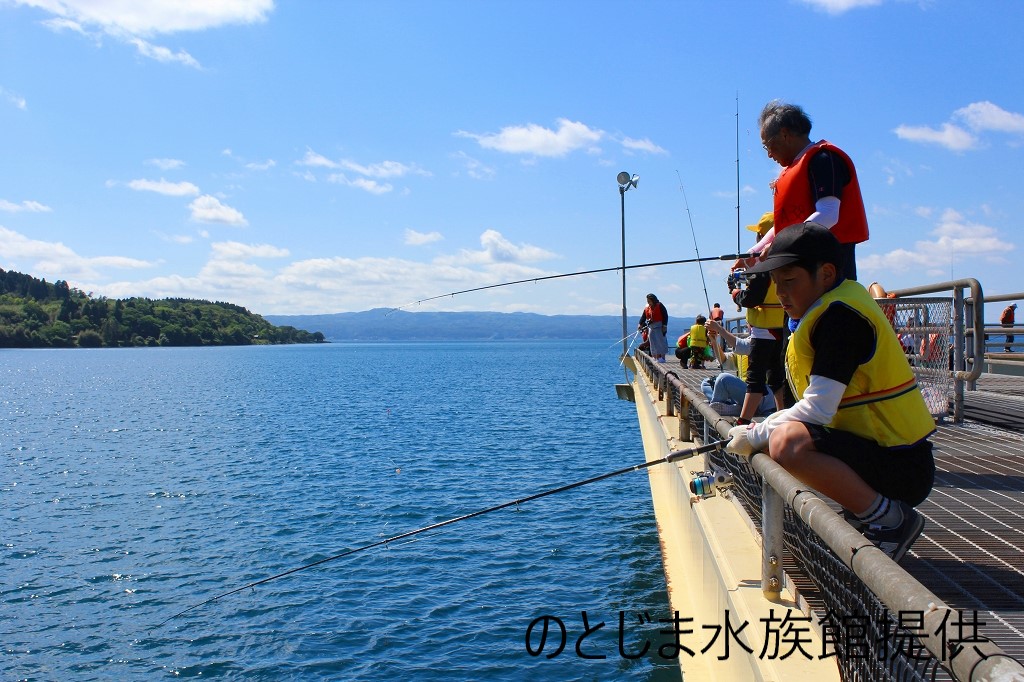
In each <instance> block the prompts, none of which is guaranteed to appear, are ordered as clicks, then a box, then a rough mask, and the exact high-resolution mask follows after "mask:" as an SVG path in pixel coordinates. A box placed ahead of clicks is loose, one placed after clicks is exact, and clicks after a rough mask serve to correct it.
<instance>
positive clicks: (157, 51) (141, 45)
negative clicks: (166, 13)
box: [128, 38, 200, 69]
mask: <svg viewBox="0 0 1024 682" xmlns="http://www.w3.org/2000/svg"><path fill="white" fill-rule="evenodd" d="M128 43H129V44H131V45H134V46H135V49H137V50H138V51H139V54H141V55H142V56H143V57H149V58H150V59H153V60H155V61H158V62H163V63H165V64H173V63H178V64H181V65H183V66H190V67H192V68H194V69H198V68H200V64H199V62H198V61H197V60H196V59H195V57H193V56H192V55H190V54H189V53H188V52H185V51H184V50H178V51H177V52H172V51H171V49H170V48H167V47H163V46H161V45H154V44H152V43H151V42H149V41H148V40H143V39H142V38H131V39H129V40H128Z"/></svg>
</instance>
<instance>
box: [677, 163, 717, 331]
mask: <svg viewBox="0 0 1024 682" xmlns="http://www.w3.org/2000/svg"><path fill="white" fill-rule="evenodd" d="M676 177H677V178H679V191H680V192H681V193H682V195H683V205H684V206H685V207H686V217H687V219H688V220H689V221H690V234H692V235H693V251H694V253H696V254H697V267H698V268H700V283H701V284H703V285H704V302H705V303H706V304H707V306H708V315H710V314H711V299H709V298H708V283H707V281H705V279H704V265H703V264H702V263H701V262H700V249H698V248H697V231H696V230H694V229H693V216H692V215H690V202H689V201H687V200H686V190H685V189H683V178H682V176H681V175H679V171H678V170H677V171H676Z"/></svg>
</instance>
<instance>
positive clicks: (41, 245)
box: [0, 227, 153, 280]
mask: <svg viewBox="0 0 1024 682" xmlns="http://www.w3.org/2000/svg"><path fill="white" fill-rule="evenodd" d="M0 258H2V259H3V261H4V263H5V265H6V266H7V268H8V269H13V270H18V271H20V272H24V273H26V274H30V275H32V276H34V277H45V278H48V279H50V280H57V279H64V280H72V279H94V278H97V277H99V276H100V272H101V269H111V268H117V269H128V270H137V269H143V268H149V267H152V266H153V264H152V263H150V262H148V261H144V260H139V259H137V258H126V257H124V256H98V257H92V258H88V257H85V256H80V255H79V254H77V253H75V252H74V251H73V250H71V249H70V248H68V247H67V246H65V245H64V244H63V243H61V242H45V241H41V240H37V239H30V238H29V237H26V236H25V235H23V234H21V233H19V232H15V231H14V230H9V229H7V228H5V227H0Z"/></svg>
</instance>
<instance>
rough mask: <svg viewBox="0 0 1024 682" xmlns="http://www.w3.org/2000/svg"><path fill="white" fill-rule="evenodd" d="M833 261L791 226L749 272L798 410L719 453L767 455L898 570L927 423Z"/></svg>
mask: <svg viewBox="0 0 1024 682" xmlns="http://www.w3.org/2000/svg"><path fill="white" fill-rule="evenodd" d="M841 260H842V254H841V252H840V246H839V242H838V240H837V239H836V238H835V236H834V235H833V234H832V233H831V232H830V231H829V230H828V229H827V228H825V227H823V226H821V225H817V224H815V223H802V224H800V225H793V226H790V227H787V228H786V229H785V230H783V231H782V232H781V233H779V236H778V237H776V239H775V243H774V245H773V246H772V249H771V251H770V252H769V253H768V255H767V257H766V258H765V259H764V260H763V261H761V262H760V263H758V264H757V265H755V266H753V267H752V268H751V269H750V270H751V271H753V272H754V273H759V272H770V273H771V277H772V280H773V281H774V282H775V286H776V289H777V292H778V295H779V301H780V302H781V303H782V307H783V309H784V310H785V311H786V312H787V313H788V314H789V317H790V323H789V326H790V328H791V330H792V335H791V336H790V339H789V344H788V346H787V350H786V376H787V378H788V380H789V384H790V388H791V389H792V391H793V395H794V397H795V398H796V400H797V402H796V403H795V404H794V405H793V406H792V407H790V408H787V409H785V410H781V411H779V412H776V413H775V414H774V415H772V416H771V417H769V418H768V419H766V420H765V421H763V422H760V423H757V424H750V425H746V426H735V427H733V428H732V430H731V431H730V432H729V436H730V440H729V443H728V445H727V446H726V450H728V451H729V452H732V453H734V454H738V455H750V454H752V453H754V452H755V451H762V450H763V451H767V453H768V455H769V456H770V457H771V458H772V459H773V460H775V461H776V462H778V463H779V464H780V465H781V466H783V467H784V468H785V469H786V470H788V471H789V472H790V473H791V474H793V476H795V477H796V478H797V479H799V480H800V481H802V482H803V483H805V484H807V485H809V486H811V487H813V488H815V489H816V490H818V491H819V492H821V493H823V494H824V495H827V496H828V497H830V498H832V499H833V500H835V501H836V502H838V503H839V504H840V505H842V507H843V508H844V509H845V510H846V514H845V515H846V516H847V518H848V519H849V520H851V522H853V521H855V522H856V523H854V525H855V527H858V529H859V530H861V531H862V532H863V533H864V535H865V537H867V538H868V539H869V540H871V541H872V542H874V543H875V545H877V546H878V547H879V548H880V549H881V550H882V551H884V552H885V553H886V554H888V555H889V556H890V557H891V558H892V559H893V560H894V561H899V560H900V558H902V556H903V555H904V554H905V553H906V551H907V550H908V549H909V548H910V546H911V544H913V542H914V540H916V539H917V537H918V536H919V535H920V534H921V530H922V529H923V528H924V517H923V516H921V514H920V513H919V512H918V511H917V510H916V509H914V507H915V506H917V505H919V504H920V503H921V502H923V501H924V499H925V498H926V497H927V496H928V493H929V492H931V488H932V483H933V480H934V476H935V461H934V459H933V457H932V444H931V442H930V441H929V440H928V439H929V437H930V436H931V435H932V433H934V431H935V423H934V421H933V420H932V417H931V415H930V414H929V412H928V407H927V406H926V405H925V401H924V397H923V396H922V395H921V391H920V389H919V388H918V386H917V381H916V379H915V378H914V373H913V371H912V370H911V368H910V364H909V363H908V362H907V359H906V356H905V355H904V354H903V348H902V347H901V346H900V343H899V340H898V339H897V338H896V334H895V332H893V330H892V327H891V326H890V324H889V321H888V320H887V319H886V317H885V314H884V313H883V311H882V309H881V308H880V307H879V306H878V304H877V303H876V302H875V301H874V299H872V298H871V295H870V294H869V293H868V292H867V290H866V289H865V288H864V287H863V286H861V285H860V284H858V283H857V282H855V281H853V280H850V279H846V278H844V277H843V272H842V266H840V265H839V263H840V262H841Z"/></svg>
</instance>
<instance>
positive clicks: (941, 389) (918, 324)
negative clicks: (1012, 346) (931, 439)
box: [876, 297, 953, 417]
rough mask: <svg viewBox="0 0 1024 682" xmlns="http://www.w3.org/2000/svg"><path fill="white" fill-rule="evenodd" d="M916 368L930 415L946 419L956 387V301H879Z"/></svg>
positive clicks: (922, 298) (916, 299) (912, 364)
mask: <svg viewBox="0 0 1024 682" xmlns="http://www.w3.org/2000/svg"><path fill="white" fill-rule="evenodd" d="M876 302H877V303H878V305H879V306H880V307H881V308H882V312H883V313H885V316H886V318H887V319H888V320H889V324H891V325H892V328H893V331H895V332H896V336H897V337H898V338H899V340H900V345H902V346H903V352H904V353H905V354H906V356H907V360H908V361H909V362H910V366H911V367H913V368H914V374H915V375H916V376H917V384H918V386H920V387H921V395H923V396H924V401H925V404H927V405H928V411H929V412H931V414H932V416H933V417H944V416H945V415H946V413H947V412H948V411H949V394H950V391H951V390H952V387H953V373H952V371H953V341H952V340H953V299H952V298H950V297H914V298H892V299H886V298H882V299H876Z"/></svg>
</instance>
